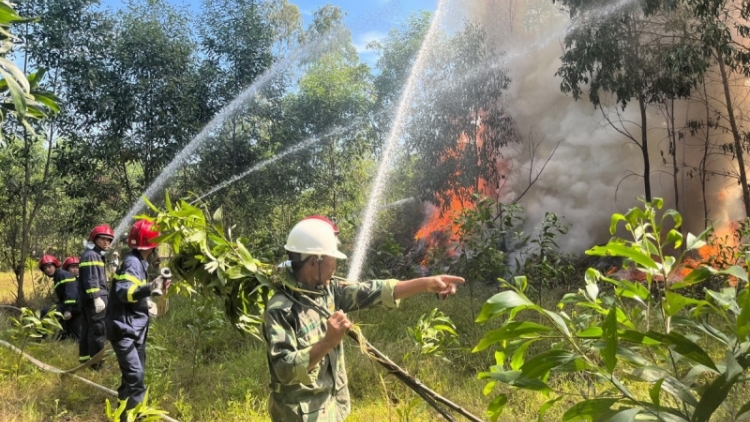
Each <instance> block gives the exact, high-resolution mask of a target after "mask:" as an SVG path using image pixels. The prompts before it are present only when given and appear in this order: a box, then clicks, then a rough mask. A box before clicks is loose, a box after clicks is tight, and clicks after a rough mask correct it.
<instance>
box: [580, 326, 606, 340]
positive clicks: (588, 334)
mask: <svg viewBox="0 0 750 422" xmlns="http://www.w3.org/2000/svg"><path fill="white" fill-rule="evenodd" d="M576 337H579V338H594V339H596V338H601V337H602V328H601V327H588V328H586V329H585V330H582V331H579V332H577V333H576Z"/></svg>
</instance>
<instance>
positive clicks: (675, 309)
mask: <svg viewBox="0 0 750 422" xmlns="http://www.w3.org/2000/svg"><path fill="white" fill-rule="evenodd" d="M665 297H666V302H665V304H664V310H665V311H666V313H667V316H675V315H677V314H678V313H679V312H680V311H681V310H682V309H684V308H685V307H686V306H688V305H700V304H702V303H706V302H705V301H703V300H696V299H691V298H689V297H685V296H682V295H680V294H677V293H672V292H669V291H668V292H666V295H665Z"/></svg>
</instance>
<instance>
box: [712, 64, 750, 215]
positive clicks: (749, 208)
mask: <svg viewBox="0 0 750 422" xmlns="http://www.w3.org/2000/svg"><path fill="white" fill-rule="evenodd" d="M718 62H719V72H721V83H722V85H723V86H724V99H725V100H726V102H727V117H728V118H729V126H730V127H731V128H732V137H733V138H734V152H735V154H737V165H738V167H739V168H740V169H739V170H740V186H741V187H742V201H743V202H744V203H745V216H746V217H747V216H750V191H748V190H747V174H746V173H745V159H744V157H743V155H742V154H743V152H742V139H741V137H740V131H739V129H738V128H737V122H736V121H735V119H734V107H733V105H732V97H731V95H730V93H729V78H728V76H727V70H726V67H725V66H724V60H723V58H722V56H721V54H719V55H718Z"/></svg>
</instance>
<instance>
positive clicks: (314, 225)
mask: <svg viewBox="0 0 750 422" xmlns="http://www.w3.org/2000/svg"><path fill="white" fill-rule="evenodd" d="M338 243H339V242H338V239H337V238H336V234H334V232H333V227H332V226H331V225H330V224H329V223H326V222H325V221H321V220H318V219H307V220H302V221H300V222H299V223H297V224H296V225H295V226H294V227H292V230H291V231H290V232H289V237H287V239H286V245H284V249H286V250H287V251H289V252H296V253H299V254H302V255H316V256H318V257H321V256H324V255H327V256H332V257H334V258H337V259H346V255H344V254H343V253H341V252H339V248H338Z"/></svg>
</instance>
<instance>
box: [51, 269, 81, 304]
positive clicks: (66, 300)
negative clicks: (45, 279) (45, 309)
mask: <svg viewBox="0 0 750 422" xmlns="http://www.w3.org/2000/svg"><path fill="white" fill-rule="evenodd" d="M52 282H53V283H54V289H55V295H57V303H58V305H60V306H59V307H61V308H62V309H64V311H63V312H66V311H67V312H71V313H73V312H74V311H78V309H79V306H80V303H79V295H78V280H77V279H76V277H75V276H74V275H73V274H71V273H69V272H67V271H65V270H63V269H61V268H58V269H57V270H55V274H54V275H53V276H52Z"/></svg>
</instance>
